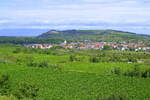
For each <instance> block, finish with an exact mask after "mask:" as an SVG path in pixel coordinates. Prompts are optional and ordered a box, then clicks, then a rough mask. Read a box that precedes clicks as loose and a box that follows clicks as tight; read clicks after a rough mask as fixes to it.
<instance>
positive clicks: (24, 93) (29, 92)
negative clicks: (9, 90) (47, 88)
mask: <svg viewBox="0 0 150 100" xmlns="http://www.w3.org/2000/svg"><path fill="white" fill-rule="evenodd" d="M38 91H39V87H37V86H36V85H32V84H28V83H22V84H20V85H19V89H17V90H16V91H14V93H13V95H14V96H15V97H16V98H18V99H19V100H20V99H24V98H30V99H33V100H36V97H37V96H38Z"/></svg>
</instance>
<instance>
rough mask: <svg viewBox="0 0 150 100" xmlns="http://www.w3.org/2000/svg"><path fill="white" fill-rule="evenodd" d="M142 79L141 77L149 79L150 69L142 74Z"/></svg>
mask: <svg viewBox="0 0 150 100" xmlns="http://www.w3.org/2000/svg"><path fill="white" fill-rule="evenodd" d="M142 77H143V78H150V69H148V70H146V71H144V72H143V73H142Z"/></svg>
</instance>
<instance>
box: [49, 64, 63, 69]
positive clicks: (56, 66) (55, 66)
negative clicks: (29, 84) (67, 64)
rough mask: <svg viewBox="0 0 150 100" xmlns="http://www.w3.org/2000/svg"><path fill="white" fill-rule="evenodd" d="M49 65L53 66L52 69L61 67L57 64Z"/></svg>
mask: <svg viewBox="0 0 150 100" xmlns="http://www.w3.org/2000/svg"><path fill="white" fill-rule="evenodd" d="M49 67H50V68H54V69H61V66H59V65H57V64H53V65H50V66H49Z"/></svg>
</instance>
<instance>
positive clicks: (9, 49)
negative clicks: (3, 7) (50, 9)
mask: <svg viewBox="0 0 150 100" xmlns="http://www.w3.org/2000/svg"><path fill="white" fill-rule="evenodd" d="M16 48H20V47H19V46H14V45H0V74H1V75H3V74H7V75H9V77H10V80H9V81H10V82H9V83H10V90H11V91H10V92H9V94H7V95H2V96H0V100H18V99H17V96H16V95H14V94H16V93H18V92H16V91H18V90H19V89H20V84H24V83H27V84H29V85H35V86H37V87H38V88H39V91H38V92H37V96H36V98H31V96H26V95H25V96H24V97H23V98H21V100H122V99H105V98H108V97H109V96H111V95H122V96H125V97H126V98H128V99H123V100H150V93H149V90H150V85H149V83H150V78H143V77H129V76H124V75H117V74H113V73H112V70H113V69H114V68H116V67H117V68H120V70H121V73H124V72H126V71H128V70H131V69H133V68H135V67H140V70H141V71H144V70H146V69H149V63H127V62H97V63H93V62H90V61H89V58H90V56H91V55H95V54H98V53H99V51H94V50H90V51H86V52H85V51H82V50H81V51H80V50H78V51H76V50H75V51H69V50H68V51H67V50H63V49H61V50H60V49H58V50H51V53H49V54H43V53H37V52H32V53H31V52H30V53H28V52H19V53H16V52H14V50H16ZM21 48H23V47H21ZM39 51H40V52H41V50H39ZM108 52H110V51H108ZM111 52H117V51H111ZM118 52H121V51H118ZM126 52H128V51H126ZM130 53H132V56H133V55H137V54H139V55H144V53H141V52H139V53H138V52H130ZM73 54H75V55H77V56H76V57H77V58H81V59H80V60H77V61H70V55H73ZM149 55H150V53H146V56H144V57H142V58H139V59H144V60H148V61H149V60H150V58H149ZM31 62H34V63H31ZM40 62H46V63H48V66H50V67H43V66H42V65H35V64H37V63H40ZM31 64H32V65H31ZM29 65H30V66H29ZM39 66H40V67H39ZM45 66H47V65H45ZM0 86H1V83H0ZM31 90H32V89H31ZM0 94H1V87H0ZM18 94H19V93H18Z"/></svg>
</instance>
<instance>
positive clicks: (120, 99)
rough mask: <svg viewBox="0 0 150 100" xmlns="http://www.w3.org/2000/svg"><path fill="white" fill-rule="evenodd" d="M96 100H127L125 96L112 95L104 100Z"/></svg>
mask: <svg viewBox="0 0 150 100" xmlns="http://www.w3.org/2000/svg"><path fill="white" fill-rule="evenodd" d="M97 100H129V99H127V97H126V96H123V95H118V94H113V95H111V96H109V97H107V98H105V99H97Z"/></svg>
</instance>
